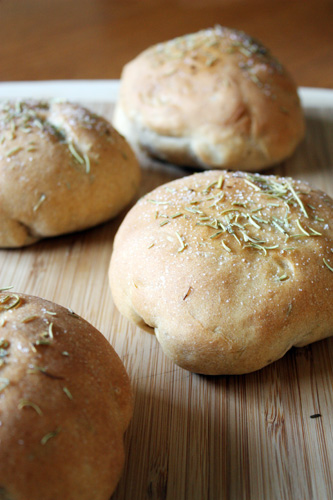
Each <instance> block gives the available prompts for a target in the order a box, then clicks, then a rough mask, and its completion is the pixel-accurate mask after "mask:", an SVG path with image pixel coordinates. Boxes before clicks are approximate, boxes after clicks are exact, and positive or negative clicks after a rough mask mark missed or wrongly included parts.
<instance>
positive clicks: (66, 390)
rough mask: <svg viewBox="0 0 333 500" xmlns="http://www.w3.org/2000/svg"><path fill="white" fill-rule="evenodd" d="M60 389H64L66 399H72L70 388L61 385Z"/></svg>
mask: <svg viewBox="0 0 333 500" xmlns="http://www.w3.org/2000/svg"><path fill="white" fill-rule="evenodd" d="M62 390H63V391H64V393H65V394H66V396H67V397H68V399H70V400H72V399H73V396H72V394H71V392H70V390H69V389H68V388H67V387H63V388H62Z"/></svg>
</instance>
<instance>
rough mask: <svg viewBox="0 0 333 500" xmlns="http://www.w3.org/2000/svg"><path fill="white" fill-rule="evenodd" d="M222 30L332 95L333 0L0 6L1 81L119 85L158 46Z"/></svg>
mask: <svg viewBox="0 0 333 500" xmlns="http://www.w3.org/2000/svg"><path fill="white" fill-rule="evenodd" d="M215 24H221V25H224V26H229V27H233V28H238V29H241V30H244V31H246V32H247V33H249V34H250V35H252V36H255V37H257V38H259V39H260V40H261V41H262V42H264V44H265V45H267V46H268V47H269V48H270V49H271V51H272V52H273V53H274V54H275V55H276V56H277V57H278V59H280V61H281V62H282V63H283V64H284V65H285V66H287V68H288V69H289V71H290V73H291V74H292V76H293V77H294V79H295V81H296V83H297V84H298V85H301V86H310V87H326V88H333V2H332V0H285V1H283V0H178V1H177V0H169V1H167V0H0V80H1V81H15V80H18V81H22V80H54V79H117V78H119V77H120V74H121V69H122V67H123V65H124V64H125V63H126V62H127V61H129V60H130V59H132V58H133V57H135V56H136V55H137V54H138V53H139V52H140V51H142V50H143V49H145V48H146V47H148V46H149V45H152V44H154V43H157V42H160V41H163V40H166V39H169V38H173V37H175V36H179V35H183V34H185V33H190V32H194V31H197V30H199V29H201V28H206V27H210V26H213V25H215Z"/></svg>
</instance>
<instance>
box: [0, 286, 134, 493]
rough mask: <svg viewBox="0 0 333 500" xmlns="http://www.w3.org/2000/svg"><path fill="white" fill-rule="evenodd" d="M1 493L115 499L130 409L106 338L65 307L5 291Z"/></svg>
mask: <svg viewBox="0 0 333 500" xmlns="http://www.w3.org/2000/svg"><path fill="white" fill-rule="evenodd" d="M0 322H1V328H0V344H1V345H0V443H1V446H0V464H1V467H0V498H5V499H8V500H27V499H28V498H29V499H34V500H54V499H55V498H59V499H60V498H66V500H77V499H78V498H80V499H81V500H85V499H87V500H91V499H92V498H94V500H108V499H109V497H110V495H111V493H112V492H113V491H114V489H115V487H116V485H117V483H118V480H119V478H120V474H121V471H122V468H123V462H124V447H123V434H124V432H125V430H126V428H127V426H128V424H129V420H130V418H131V414H132V394H131V389H130V384H129V379H128V376H127V374H126V371H125V368H124V366H123V364H122V362H121V360H120V359H119V357H118V356H117V354H116V353H115V351H114V350H113V348H112V347H111V345H110V344H109V343H108V342H107V340H106V339H105V337H103V335H102V334H101V333H100V332H98V331H97V330H96V329H95V328H94V327H93V326H92V325H90V324H89V323H87V322H86V321H85V320H83V319H82V318H80V317H79V316H77V315H76V314H74V313H73V312H72V311H70V310H67V309H65V308H63V307H61V306H59V305H56V304H54V303H52V302H48V301H46V300H43V299H40V298H37V297H32V296H28V295H23V294H16V293H11V292H10V291H7V292H2V293H0Z"/></svg>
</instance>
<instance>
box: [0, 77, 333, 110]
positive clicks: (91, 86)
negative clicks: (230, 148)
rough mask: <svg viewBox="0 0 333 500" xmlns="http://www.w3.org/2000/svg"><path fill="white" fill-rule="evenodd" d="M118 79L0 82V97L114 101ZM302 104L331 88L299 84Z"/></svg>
mask: <svg viewBox="0 0 333 500" xmlns="http://www.w3.org/2000/svg"><path fill="white" fill-rule="evenodd" d="M118 90H119V80H49V81H39V82H4V83H0V99H14V98H18V99H24V98H29V97H31V98H42V99H43V98H44V99H46V98H56V97H58V98H63V99H69V100H75V101H95V102H108V101H110V102H115V101H116V99H117V96H118ZM299 95H300V97H301V100H302V103H303V105H304V106H306V107H332V108H333V89H332V90H331V89H321V88H310V87H300V88H299Z"/></svg>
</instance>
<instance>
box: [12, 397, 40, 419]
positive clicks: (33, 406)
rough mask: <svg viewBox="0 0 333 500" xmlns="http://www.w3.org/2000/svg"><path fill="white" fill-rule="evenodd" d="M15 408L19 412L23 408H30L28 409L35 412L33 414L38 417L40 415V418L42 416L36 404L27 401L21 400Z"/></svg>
mask: <svg viewBox="0 0 333 500" xmlns="http://www.w3.org/2000/svg"><path fill="white" fill-rule="evenodd" d="M17 407H18V409H19V410H22V409H23V408H26V407H30V408H33V409H34V410H35V412H36V413H38V415H40V416H42V415H43V412H42V410H41V409H40V408H39V406H38V405H36V403H33V402H32V401H29V400H28V399H21V400H20V402H19V404H18V405H17Z"/></svg>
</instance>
